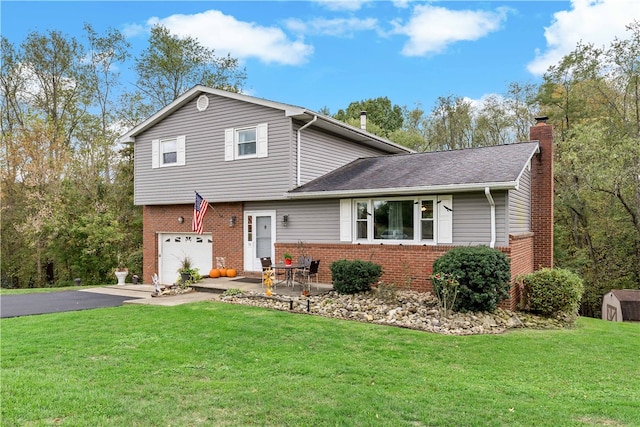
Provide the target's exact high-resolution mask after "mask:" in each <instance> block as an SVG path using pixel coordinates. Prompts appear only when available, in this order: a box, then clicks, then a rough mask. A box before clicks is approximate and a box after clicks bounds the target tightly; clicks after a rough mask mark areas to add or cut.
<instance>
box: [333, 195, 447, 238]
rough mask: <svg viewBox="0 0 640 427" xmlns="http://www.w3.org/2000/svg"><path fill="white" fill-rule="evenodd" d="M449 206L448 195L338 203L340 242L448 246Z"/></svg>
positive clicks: (343, 201) (345, 200)
mask: <svg viewBox="0 0 640 427" xmlns="http://www.w3.org/2000/svg"><path fill="white" fill-rule="evenodd" d="M452 202H453V197H452V196H450V195H443V196H424V197H416V198H406V197H398V198H375V199H358V200H354V201H353V202H350V201H349V199H344V200H341V209H340V216H341V218H340V224H341V230H340V236H341V240H342V241H349V240H351V241H354V242H388V243H391V242H397V243H403V242H407V243H410V242H411V243H415V244H418V243H420V244H424V243H451V236H452V231H451V226H452V224H453V221H452V215H451V212H453V209H452ZM441 206H442V209H440V207H441ZM347 207H349V208H350V209H348V208H347ZM350 218H351V219H350ZM349 228H351V229H352V230H353V233H354V234H353V235H351V234H350V232H349Z"/></svg>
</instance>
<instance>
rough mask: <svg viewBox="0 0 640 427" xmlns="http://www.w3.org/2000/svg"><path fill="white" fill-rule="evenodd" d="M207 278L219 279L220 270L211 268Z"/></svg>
mask: <svg viewBox="0 0 640 427" xmlns="http://www.w3.org/2000/svg"><path fill="white" fill-rule="evenodd" d="M209 277H211V278H213V279H215V278H218V277H220V270H218V269H217V268H212V269H211V270H210V271H209Z"/></svg>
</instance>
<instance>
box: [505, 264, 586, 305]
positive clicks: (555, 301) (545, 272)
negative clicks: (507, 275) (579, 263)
mask: <svg viewBox="0 0 640 427" xmlns="http://www.w3.org/2000/svg"><path fill="white" fill-rule="evenodd" d="M516 281H517V282H518V283H519V284H520V285H521V286H522V297H521V300H520V309H521V310H527V311H531V312H533V313H536V314H541V315H543V316H558V315H575V314H576V313H577V312H578V308H579V307H580V299H581V298H582V293H583V291H584V285H583V283H582V279H581V278H580V277H579V276H578V275H577V274H575V273H573V272H571V271H569V270H565V269H561V268H558V269H550V268H543V269H542V270H538V271H535V272H533V273H530V274H523V275H520V276H518V277H517V279H516Z"/></svg>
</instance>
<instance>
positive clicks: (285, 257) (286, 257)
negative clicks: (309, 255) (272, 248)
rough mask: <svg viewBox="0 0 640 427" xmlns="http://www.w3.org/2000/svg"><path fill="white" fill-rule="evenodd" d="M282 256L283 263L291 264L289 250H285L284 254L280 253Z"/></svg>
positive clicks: (291, 258) (291, 257)
mask: <svg viewBox="0 0 640 427" xmlns="http://www.w3.org/2000/svg"><path fill="white" fill-rule="evenodd" d="M282 258H284V263H285V264H286V265H291V261H292V260H293V256H292V255H291V254H290V253H289V252H285V253H284V255H282Z"/></svg>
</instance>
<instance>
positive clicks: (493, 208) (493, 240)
mask: <svg viewBox="0 0 640 427" xmlns="http://www.w3.org/2000/svg"><path fill="white" fill-rule="evenodd" d="M484 195H485V196H487V200H488V201H489V206H491V242H490V243H489V247H490V248H494V247H495V246H496V203H495V202H494V201H493V197H492V196H491V190H490V189H489V187H484Z"/></svg>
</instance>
